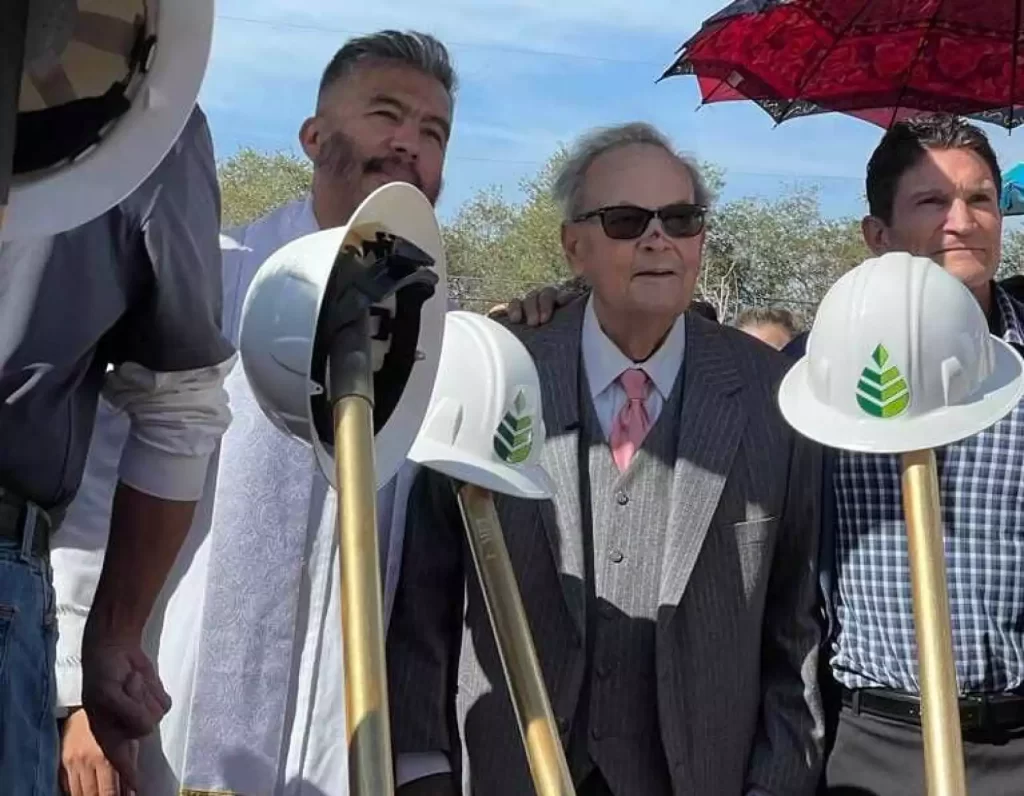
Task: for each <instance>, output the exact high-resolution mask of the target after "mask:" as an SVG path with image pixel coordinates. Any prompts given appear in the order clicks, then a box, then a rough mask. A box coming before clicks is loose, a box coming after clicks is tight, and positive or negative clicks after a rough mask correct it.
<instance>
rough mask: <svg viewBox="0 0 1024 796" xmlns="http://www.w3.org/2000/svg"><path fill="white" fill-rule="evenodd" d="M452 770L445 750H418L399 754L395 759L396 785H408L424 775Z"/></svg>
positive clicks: (430, 775)
mask: <svg viewBox="0 0 1024 796" xmlns="http://www.w3.org/2000/svg"><path fill="white" fill-rule="evenodd" d="M451 770H452V766H451V763H449V762H448V755H446V754H445V753H444V752H416V753H412V754H404V755H399V756H398V759H397V760H396V761H395V787H398V788H400V787H402V786H403V785H408V784H409V783H410V782H415V781H416V780H418V779H423V778H424V777H432V776H434V775H435V774H448V773H450V772H451Z"/></svg>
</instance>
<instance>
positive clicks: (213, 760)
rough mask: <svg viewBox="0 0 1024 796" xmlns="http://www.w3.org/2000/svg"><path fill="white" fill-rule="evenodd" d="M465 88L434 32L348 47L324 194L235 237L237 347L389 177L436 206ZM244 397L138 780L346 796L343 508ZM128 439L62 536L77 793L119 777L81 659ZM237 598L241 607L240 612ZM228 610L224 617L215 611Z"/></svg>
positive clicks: (171, 644) (177, 587) (107, 434)
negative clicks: (267, 283)
mask: <svg viewBox="0 0 1024 796" xmlns="http://www.w3.org/2000/svg"><path fill="white" fill-rule="evenodd" d="M455 82H456V80H455V74H454V70H453V68H452V65H451V63H450V60H449V56H448V53H447V51H446V49H445V47H444V46H443V45H442V44H441V43H440V42H438V41H437V40H435V39H434V38H432V37H430V36H427V35H424V34H420V33H399V32H395V31H384V32H380V33H376V34H373V35H369V36H365V37H362V38H357V39H353V40H351V41H349V42H348V43H346V44H345V45H344V46H343V47H342V48H341V49H340V50H339V51H338V53H337V54H336V55H335V57H334V58H333V59H332V61H331V62H330V64H329V65H328V67H327V69H326V71H325V72H324V75H323V79H322V81H321V84H320V90H319V95H318V101H317V107H316V112H315V114H314V115H313V116H312V117H310V118H309V119H307V120H306V121H305V122H303V124H302V127H301V129H300V133H299V139H300V142H301V144H302V148H303V150H304V152H305V153H306V155H307V156H308V157H309V158H310V160H311V161H312V162H313V166H314V169H313V184H312V190H311V193H310V195H309V196H307V197H306V198H304V199H300V200H298V201H295V202H292V203H290V204H288V205H285V206H283V207H281V208H279V209H278V210H275V211H274V212H272V213H270V214H268V215H267V216H265V217H263V218H261V219H259V220H257V221H255V222H253V223H252V224H249V225H248V226H245V227H242V228H239V229H233V230H228V231H227V232H226V233H225V234H224V235H223V236H222V239H221V244H222V250H223V255H224V291H225V299H224V317H223V324H224V334H225V336H226V337H228V339H230V340H232V341H234V342H235V344H236V345H237V341H238V335H239V325H240V321H241V315H242V304H243V301H244V298H245V295H246V291H247V289H248V286H249V284H250V282H251V281H252V279H253V277H254V275H255V273H256V271H257V269H258V268H259V267H260V265H261V264H262V263H263V262H264V260H266V258H267V257H268V256H269V255H270V254H271V253H272V252H274V251H275V250H277V249H279V248H280V247H281V246H283V245H284V244H285V243H288V242H289V241H291V240H294V239H296V238H299V237H301V236H303V235H306V234H309V233H312V232H315V231H317V230H318V229H324V228H329V227H334V226H341V225H344V224H345V223H347V221H348V219H349V217H350V216H351V214H352V213H353V211H354V210H355V209H356V208H357V207H358V206H359V204H360V203H361V202H362V201H363V200H364V199H365V198H366V197H367V196H368V195H369V194H370V193H372V192H373V191H374V190H375V189H377V188H378V187H380V186H381V185H384V184H386V183H389V182H393V181H402V182H409V183H412V184H413V185H415V186H416V187H418V188H419V189H420V190H422V191H423V192H424V194H425V195H426V196H427V197H428V198H429V199H430V200H431V201H432V202H434V201H436V200H437V197H438V194H439V193H440V190H441V182H442V180H441V172H442V167H443V163H444V156H445V151H446V149H447V145H448V139H449V135H450V130H451V119H452V110H453V104H454V91H455ZM226 387H227V390H228V393H229V396H230V400H231V406H232V409H233V412H234V415H235V421H234V422H233V424H232V426H231V427H230V428H229V429H228V432H227V434H226V435H225V437H224V440H223V442H222V445H221V449H220V452H219V462H218V464H217V465H216V466H211V467H210V471H209V473H208V476H207V483H206V490H205V493H204V497H203V501H202V503H201V504H200V507H199V510H198V511H197V515H196V522H195V524H194V526H193V528H192V531H191V533H190V534H189V538H188V540H187V541H186V543H185V548H184V549H183V552H182V554H181V555H180V556H179V559H178V562H177V565H176V569H175V571H174V572H173V573H172V574H171V577H170V578H169V583H168V586H167V587H166V588H165V589H164V592H163V593H162V594H161V597H160V600H159V603H158V606H157V609H156V610H155V611H154V616H153V618H152V619H151V620H150V624H149V627H147V643H148V646H149V648H150V650H151V652H152V654H153V656H154V659H155V660H156V661H157V663H158V669H159V672H160V675H161V676H162V677H163V679H164V684H165V686H166V689H167V691H168V693H169V694H170V695H171V696H172V699H173V707H172V708H171V710H170V712H169V713H168V715H167V717H166V718H165V719H164V721H163V722H162V724H161V728H160V733H159V735H156V734H155V735H153V736H151V737H150V738H147V739H145V740H144V741H143V742H142V744H141V747H140V750H139V761H138V770H139V781H140V784H141V786H142V789H143V792H144V793H146V794H147V796H163V795H164V794H168V796H170V795H171V794H175V795H176V794H178V793H179V789H184V790H183V792H185V793H190V792H203V793H205V792H210V791H217V792H230V793H257V792H258V793H274V794H282V793H294V792H297V791H301V792H302V793H306V792H307V791H306V790H305V789H304V788H306V787H309V788H311V789H315V792H317V793H320V792H322V793H323V794H326V795H327V796H335V795H336V794H344V793H347V792H348V773H347V757H346V746H345V737H346V734H345V717H344V713H343V710H344V696H343V693H342V689H343V681H342V678H341V676H340V675H341V672H342V649H341V634H340V626H341V625H340V615H339V605H340V598H339V583H338V575H337V573H338V563H337V555H338V553H337V544H336V538H335V533H334V527H335V522H334V518H335V499H336V497H335V494H334V492H333V490H331V489H330V488H329V486H328V483H327V481H326V479H325V478H324V477H323V476H322V475H321V473H320V472H319V470H318V468H317V465H316V462H315V460H314V455H313V453H312V451H311V450H310V448H309V447H308V446H307V445H305V444H303V443H301V442H299V441H297V440H294V439H292V438H289V437H287V436H286V435H284V434H283V433H282V432H280V431H278V430H277V429H276V428H275V427H274V426H273V425H272V424H271V423H270V421H269V420H267V419H266V418H265V417H264V416H263V414H262V412H261V411H260V409H259V407H258V406H257V404H256V401H255V398H254V397H253V395H252V392H251V390H250V389H249V386H248V383H247V381H246V379H245V375H244V373H243V372H242V369H241V368H236V369H235V370H234V372H232V374H231V375H230V376H229V377H228V380H227V384H226ZM125 428H126V419H125V418H124V417H122V416H121V415H120V414H118V413H116V412H114V411H113V410H111V409H110V408H109V407H104V408H102V409H101V412H100V416H99V418H98V424H97V430H96V435H95V440H94V444H93V446H92V450H91V452H90V458H89V463H88V469H87V474H86V477H85V481H84V483H83V486H82V490H81V493H80V496H79V498H78V500H77V501H76V503H75V504H73V505H72V507H71V509H70V511H69V513H68V517H67V520H66V522H65V525H64V528H63V529H62V531H61V533H60V534H58V535H57V537H56V538H55V540H54V546H55V551H54V568H55V581H56V588H57V597H58V613H59V616H60V623H61V624H60V634H61V644H60V649H59V651H58V661H57V663H58V672H57V676H58V690H59V694H58V697H59V703H60V704H61V705H62V706H64V707H66V708H68V709H69V711H70V715H69V716H68V718H67V720H66V721H65V723H64V726H63V750H62V752H63V754H62V762H63V773H64V777H63V778H64V781H65V789H66V791H67V792H68V793H70V794H72V795H73V796H93V795H94V794H99V793H106V792H108V791H107V790H105V789H104V787H105V785H106V784H107V783H109V782H111V781H113V780H115V778H116V773H115V772H114V771H113V770H112V769H111V767H110V765H109V763H108V762H107V761H106V760H105V759H104V757H103V754H102V752H101V751H100V749H99V748H98V747H97V745H96V743H95V740H94V739H93V737H92V735H91V732H90V729H89V725H88V722H87V719H86V716H85V714H84V713H83V712H82V711H81V710H78V709H77V708H76V706H77V705H78V704H80V695H79V693H78V685H77V684H78V682H79V675H78V664H77V656H78V650H77V647H78V640H79V638H80V635H81V631H80V628H79V627H78V624H79V619H78V617H79V616H80V615H82V614H84V613H85V611H86V610H87V607H88V604H89V602H90V601H91V598H92V590H93V588H94V587H95V582H96V578H97V576H98V574H99V570H100V565H101V561H102V556H103V545H104V543H105V537H104V529H105V528H106V527H107V525H108V521H107V515H108V514H109V504H110V501H109V494H110V491H111V489H112V488H113V485H114V477H113V473H115V472H116V463H117V460H118V458H119V457H120V451H121V447H122V445H123V443H124V438H125ZM407 468H410V469H408V470H403V471H402V472H400V473H399V474H398V476H397V477H396V479H395V480H393V481H392V482H391V483H390V484H389V485H388V486H387V487H385V488H384V489H383V490H382V491H381V493H380V494H379V498H378V507H377V512H378V522H379V527H380V529H381V541H382V546H383V548H384V549H383V550H382V556H381V558H382V562H383V565H384V567H385V577H384V580H385V591H386V600H385V611H386V612H389V609H390V603H391V595H393V593H394V589H395V579H396V577H397V563H398V561H397V559H398V550H400V545H401V537H400V535H399V534H400V531H401V529H403V528H404V524H405V503H406V500H407V495H408V490H409V486H410V484H411V480H412V473H411V466H409V465H407ZM232 595H234V605H235V608H236V611H235V612H234V613H233V615H231V616H225V615H224V613H225V612H224V609H223V606H224V602H225V600H227V601H228V603H229V604H232V603H231V600H232ZM214 604H217V605H219V606H221V607H220V608H218V609H217V610H211V606H212V605H214ZM218 611H219V614H218ZM228 613H231V612H228ZM190 789H192V790H190Z"/></svg>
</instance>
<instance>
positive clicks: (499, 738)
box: [388, 124, 821, 796]
mask: <svg viewBox="0 0 1024 796" xmlns="http://www.w3.org/2000/svg"><path fill="white" fill-rule="evenodd" d="M555 195H556V199H557V200H558V201H559V203H560V205H561V207H562V210H563V214H564V215H563V217H564V219H565V220H564V222H563V225H562V244H563V248H564V251H565V256H566V258H567V259H568V261H569V263H570V265H571V267H572V269H573V271H574V272H575V273H576V274H577V275H578V276H581V277H584V278H585V279H586V281H587V282H588V283H589V284H590V285H591V286H592V288H593V289H592V292H591V293H590V295H589V296H584V297H581V298H579V299H578V300H576V301H574V302H573V303H571V304H569V305H568V306H567V307H565V308H564V309H563V310H562V311H561V312H559V313H558V314H557V315H556V316H555V317H554V318H553V320H552V321H551V323H549V324H548V325H546V326H542V327H538V328H527V327H522V326H520V327H516V328H515V331H516V333H517V334H518V335H519V336H520V338H521V339H522V340H523V342H524V343H525V345H526V346H527V348H528V349H529V350H530V351H531V353H532V354H533V356H534V359H535V361H536V364H537V369H538V372H539V375H540V379H541V390H542V401H543V406H544V423H545V427H546V429H547V440H546V442H545V446H544V451H543V458H542V460H541V461H542V463H543V465H544V466H545V468H546V469H547V470H548V472H549V474H550V475H551V477H552V479H553V481H554V483H555V485H556V493H555V495H554V497H553V499H552V501H551V502H544V503H540V502H537V501H525V500H518V499H512V498H504V497H499V499H498V502H497V505H498V513H499V516H500V518H501V525H502V528H503V529H504V532H505V535H506V542H507V544H508V548H509V552H510V555H511V559H512V562H513V566H514V567H515V569H516V575H517V578H518V582H519V586H520V589H521V592H522V595H523V601H524V604H525V609H526V613H527V616H528V619H529V622H530V627H531V630H532V632H533V638H534V642H535V645H536V649H537V654H538V657H539V660H540V665H541V669H542V672H543V674H544V679H545V682H546V683H547V685H548V688H549V690H550V698H551V704H552V707H553V710H554V712H555V714H556V718H557V721H558V725H559V729H560V731H561V739H562V743H563V745H564V748H565V750H566V755H567V759H568V761H569V765H570V769H571V772H572V775H573V779H574V782H575V785H576V788H577V792H578V793H579V794H581V796H592V795H594V794H597V796H608V794H614V795H615V796H639V795H640V794H642V795H643V796H671V794H674V793H695V794H696V793H699V794H744V795H745V796H750V795H751V794H757V795H758V796H767V795H769V794H772V795H777V794H782V793H785V794H787V796H807V795H808V794H811V793H813V792H814V789H815V786H816V783H817V778H818V770H819V765H820V749H819V739H820V736H821V717H820V708H819V705H818V700H817V691H816V682H815V666H816V660H817V658H816V656H817V649H818V644H819V628H818V624H817V622H816V614H815V596H816V579H815V566H814V564H815V561H816V556H817V525H816V523H817V521H818V515H817V495H818V490H817V489H816V488H815V487H814V484H815V482H816V479H817V478H818V475H819V473H820V456H819V454H818V452H817V450H816V449H815V448H814V447H813V446H812V445H810V444H809V443H807V442H806V441H803V440H800V439H798V438H797V437H796V435H795V434H794V433H792V432H791V431H790V430H789V428H788V427H787V425H786V424H785V422H784V421H783V420H782V417H781V415H780V414H779V412H778V410H777V408H776V405H775V402H774V398H773V391H774V387H775V385H776V383H777V382H778V380H779V379H780V378H781V376H782V373H783V370H784V368H785V359H784V358H783V357H782V356H781V355H780V354H777V353H776V352H773V351H771V350H770V349H768V348H767V347H765V346H762V345H761V344H759V343H757V342H755V341H754V340H753V339H752V338H751V337H749V336H748V335H745V334H743V333H742V332H739V331H738V330H736V329H732V328H729V327H724V326H720V325H718V324H716V323H713V322H711V321H709V320H707V319H705V318H703V317H701V316H699V315H698V314H696V313H685V312H684V311H685V310H686V309H687V307H688V306H689V304H690V300H691V297H692V295H693V289H694V285H695V283H696V281H697V277H698V275H699V272H700V265H701V252H702V247H703V242H704V220H705V214H706V208H707V203H708V195H707V189H706V188H705V187H704V184H703V182H702V180H701V177H700V174H699V172H698V170H697V168H696V167H695V166H694V165H693V164H692V163H691V162H690V161H689V160H687V159H685V158H682V157H680V156H679V155H677V154H676V153H675V152H674V151H673V149H672V147H671V145H670V144H669V143H668V141H667V140H666V139H665V138H664V137H663V136H662V135H661V134H660V133H658V132H657V131H656V130H654V129H653V128H651V127H650V126H648V125H645V124H628V125H624V126H621V127H614V128H610V129H606V130H600V131H597V132H595V133H592V134H590V135H587V136H585V137H584V138H583V139H582V140H581V141H580V142H579V143H578V144H577V146H576V147H575V150H574V151H573V152H572V153H571V155H570V157H569V158H568V160H567V161H566V163H565V164H564V165H563V167H562V170H561V173H560V174H559V175H558V178H557V180H556V183H555ZM411 501H412V502H411V503H410V510H409V524H408V526H407V529H406V542H405V554H404V557H403V565H402V574H401V578H400V579H399V589H398V593H397V595H396V598H395V605H394V613H393V615H392V624H391V629H390V634H389V647H388V664H389V673H390V698H391V704H392V709H393V714H394V715H393V721H392V730H393V733H394V747H395V751H396V753H397V755H398V771H399V780H400V783H401V784H402V785H403V790H402V791H401V793H402V794H403V796H413V795H414V794H416V795H419V794H452V793H460V792H461V793H470V792H472V793H486V794H488V796H520V794H523V793H530V792H532V784H531V781H530V774H529V770H528V767H527V763H526V759H525V755H524V752H523V746H522V741H521V739H520V737H519V734H518V731H517V725H516V721H515V717H514V714H513V712H512V703H511V701H510V699H509V695H508V692H507V688H506V686H505V679H504V676H503V674H502V669H501V664H500V662H499V658H498V655H497V651H496V648H495V645H494V641H493V636H492V633H491V629H490V626H489V624H488V619H487V611H486V608H485V606H484V604H483V601H482V597H481V593H480V589H479V585H478V583H477V580H476V576H475V574H474V572H473V571H472V567H468V568H467V566H466V562H465V559H464V558H463V556H462V523H461V520H460V517H459V512H458V507H457V506H455V505H453V503H452V489H451V484H450V483H447V482H446V481H445V479H444V478H443V477H440V476H438V475H436V474H430V473H424V474H421V476H420V478H419V480H418V482H417V484H416V485H415V487H414V491H413V497H412V498H411ZM460 646H461V651H460ZM456 684H457V686H456ZM413 765H415V766H416V769H417V770H416V774H415V775H413V774H411V773H410V772H411V771H412V766H413ZM424 775H426V776H424ZM414 776H415V777H417V778H415V779H414V778H413V777H414ZM410 780H411V781H410Z"/></svg>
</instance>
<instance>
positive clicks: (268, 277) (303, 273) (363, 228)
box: [239, 183, 448, 487]
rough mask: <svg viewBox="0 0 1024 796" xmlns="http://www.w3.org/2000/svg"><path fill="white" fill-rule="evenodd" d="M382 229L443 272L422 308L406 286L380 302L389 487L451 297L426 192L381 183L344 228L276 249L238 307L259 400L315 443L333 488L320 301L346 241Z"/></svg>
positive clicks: (433, 365) (380, 444) (382, 428)
mask: <svg viewBox="0 0 1024 796" xmlns="http://www.w3.org/2000/svg"><path fill="white" fill-rule="evenodd" d="M381 232H383V233H385V234H389V235H393V236H397V237H400V238H403V239H404V240H406V241H408V242H410V243H412V244H414V245H415V246H416V247H418V248H419V249H421V250H422V251H423V252H424V253H425V254H426V255H428V256H429V257H430V258H431V259H432V260H433V267H432V268H431V269H430V270H431V271H432V272H433V273H434V274H435V275H436V276H437V282H436V284H435V285H434V289H433V294H432V295H431V296H430V297H429V298H428V299H427V300H426V301H425V302H424V303H423V304H422V310H421V311H420V305H419V304H417V303H416V302H415V301H412V300H410V299H409V298H408V296H409V295H411V294H410V293H409V292H406V291H404V290H402V289H400V290H399V292H398V294H397V297H396V296H394V295H393V296H391V297H389V298H390V300H387V301H384V302H381V306H382V307H387V312H386V313H385V315H386V316H387V317H385V318H383V319H382V317H381V315H380V314H378V315H377V316H376V321H377V322H378V323H384V324H386V327H390V328H392V329H393V333H392V334H391V336H390V337H389V336H388V333H387V331H386V329H385V327H380V329H379V331H381V332H382V334H381V337H384V338H386V339H383V340H379V341H374V343H373V352H372V353H373V357H374V371H375V374H376V376H375V379H374V385H375V392H376V394H375V396H374V397H375V405H374V420H375V426H376V428H375V431H376V435H375V439H374V443H375V444H374V448H375V459H376V470H377V484H378V487H381V486H384V484H386V483H387V482H388V481H389V480H391V478H392V476H394V474H395V473H397V472H398V469H399V467H400V466H401V465H402V462H404V461H405V458H406V453H407V452H408V450H409V446H410V445H412V442H413V440H414V439H415V438H416V432H417V431H418V430H419V427H420V423H421V422H422V420H423V416H424V415H425V414H426V411H427V406H428V405H429V402H430V391H431V388H432V387H433V384H434V377H435V375H436V374H437V363H438V359H439V358H440V355H441V342H442V339H443V334H444V313H445V309H446V306H447V302H448V298H447V281H446V271H445V255H444V247H443V245H442V241H441V230H440V227H439V226H438V222H437V218H436V217H435V216H434V209H433V207H432V206H431V204H430V202H429V201H428V200H427V198H426V197H425V196H424V195H423V194H422V193H420V192H419V191H418V190H417V189H416V188H414V187H413V186H412V185H408V184H406V183H390V184H388V185H384V186H382V187H381V188H378V189H377V190H376V191H374V192H373V193H372V194H370V196H369V197H367V199H366V200H365V201H364V202H363V203H362V204H361V205H360V206H359V208H358V209H357V210H356V211H355V213H353V215H352V218H351V220H350V222H349V224H348V225H347V226H344V227H336V228H333V229H326V230H322V231H320V232H314V233H313V234H311V235H306V236H304V237H302V238H298V239H297V240H294V241H292V242H290V243H288V244H286V245H284V246H282V247H281V248H280V249H278V250H277V251H276V252H274V253H273V254H272V255H271V256H270V257H269V258H268V259H267V261H266V262H265V263H264V264H263V265H262V266H260V269H259V271H258V272H257V273H256V276H255V278H254V279H253V281H252V284H251V285H250V286H249V290H248V292H247V294H246V297H245V303H244V305H243V308H242V323H241V331H240V344H239V351H240V354H241V359H242V365H243V367H244V368H245V375H246V378H247V379H248V381H249V385H250V387H251V388H252V391H253V394H254V396H255V397H256V401H257V402H258V403H259V405H260V407H261V408H262V410H263V412H264V414H265V415H266V416H267V417H268V418H270V420H271V421H272V422H273V423H274V424H275V425H277V426H278V428H280V429H282V430H283V431H285V432H286V433H288V434H291V435H292V436H295V437H298V438H299V439H302V440H305V441H307V442H310V443H311V444H312V446H313V449H314V450H315V452H316V456H317V460H318V462H319V464H320V468H321V470H322V471H323V473H324V475H325V476H326V477H327V478H328V480H329V481H330V482H331V484H332V485H334V486H337V485H336V483H335V473H334V461H333V460H334V444H333V440H334V428H333V423H332V421H331V410H330V407H329V406H328V405H327V401H326V399H325V396H324V390H325V384H324V377H325V373H324V369H325V365H326V355H325V354H322V353H318V351H319V347H318V346H317V345H316V343H317V341H318V336H317V335H318V332H322V330H323V328H324V325H323V322H324V320H325V319H324V318H321V307H322V305H323V303H324V297H325V295H326V293H327V291H328V287H329V284H330V282H331V279H332V277H333V276H335V274H336V268H335V264H336V262H338V261H339V260H340V258H339V255H340V253H341V252H342V250H343V247H344V248H345V249H350V248H351V247H353V246H358V245H360V244H361V243H363V242H364V241H372V240H374V238H375V236H376V235H377V234H378V233H381ZM408 290H411V288H410V289H408ZM418 295H419V297H420V298H422V293H420V294H418ZM399 328H401V329H403V330H404V337H403V339H399V338H400V333H399ZM396 346H398V347H397V348H396ZM386 357H387V358H386Z"/></svg>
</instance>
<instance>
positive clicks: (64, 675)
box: [54, 606, 87, 718]
mask: <svg viewBox="0 0 1024 796" xmlns="http://www.w3.org/2000/svg"><path fill="white" fill-rule="evenodd" d="M86 613H87V612H84V613H83V612H80V611H75V610H74V609H70V608H69V607H68V606H58V608H57V628H58V632H59V634H60V638H59V641H58V642H57V658H56V661H55V662H54V663H55V665H54V674H55V675H56V681H57V699H56V710H57V717H58V718H61V717H62V714H66V712H67V710H68V708H73V707H78V706H79V705H81V704H82V658H81V653H80V652H79V651H80V650H81V649H82V632H83V631H84V629H85V618H86V616H85V614H86Z"/></svg>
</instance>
